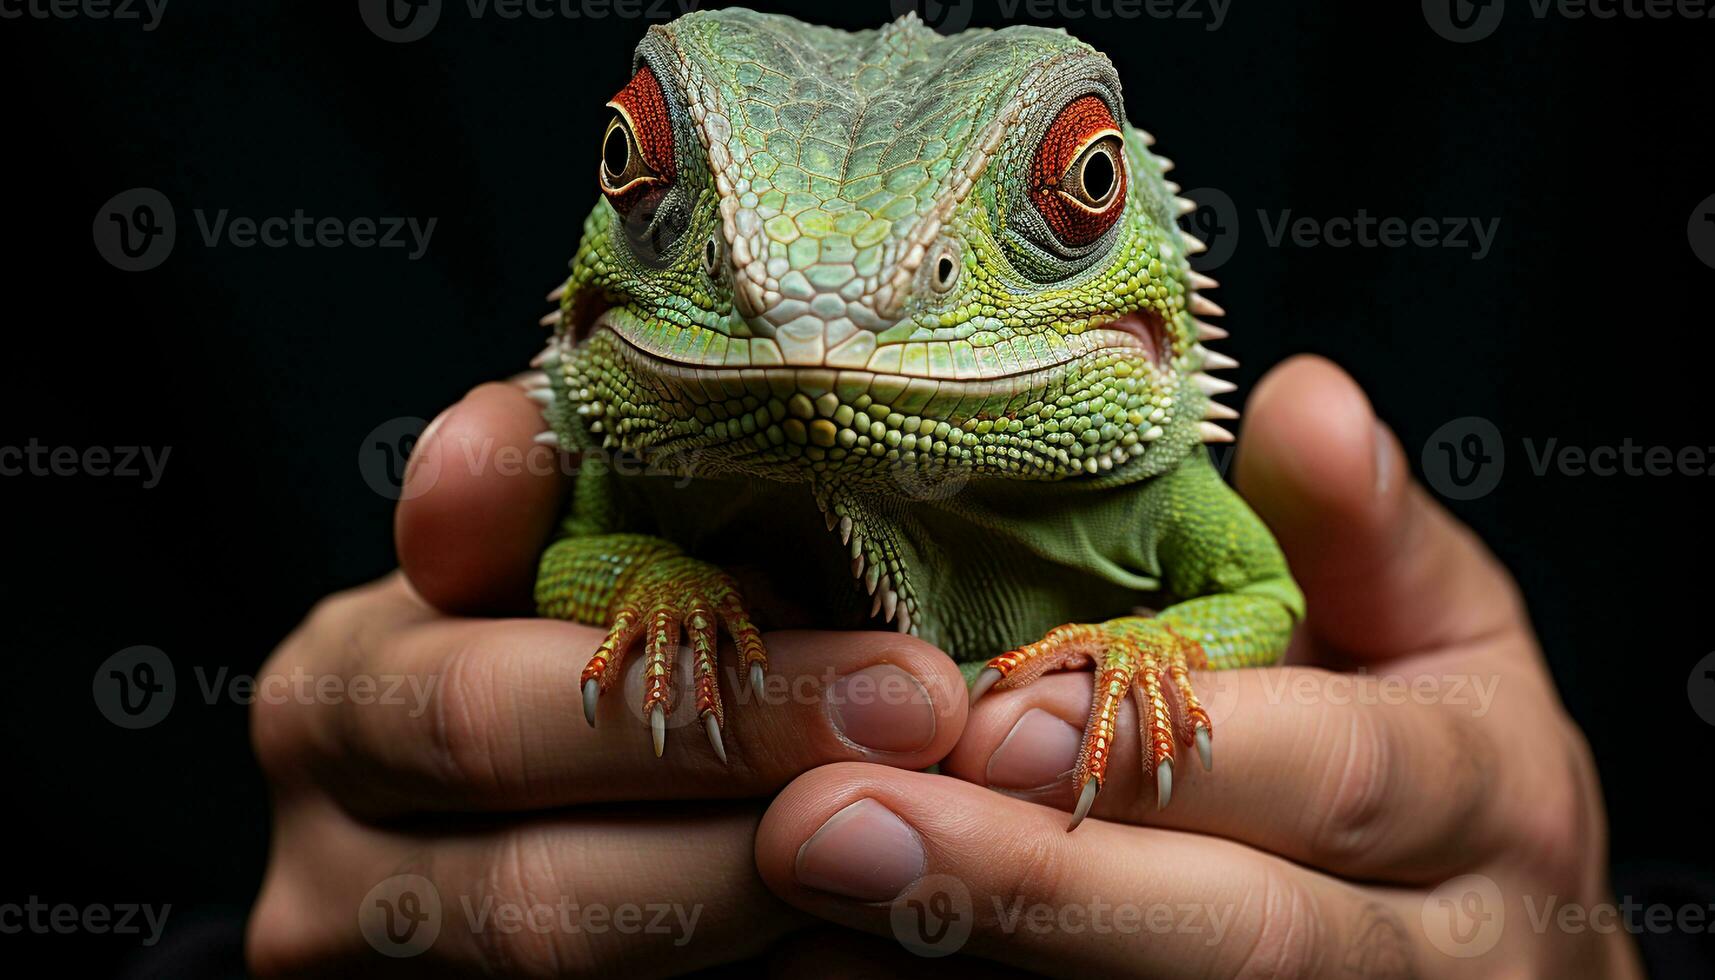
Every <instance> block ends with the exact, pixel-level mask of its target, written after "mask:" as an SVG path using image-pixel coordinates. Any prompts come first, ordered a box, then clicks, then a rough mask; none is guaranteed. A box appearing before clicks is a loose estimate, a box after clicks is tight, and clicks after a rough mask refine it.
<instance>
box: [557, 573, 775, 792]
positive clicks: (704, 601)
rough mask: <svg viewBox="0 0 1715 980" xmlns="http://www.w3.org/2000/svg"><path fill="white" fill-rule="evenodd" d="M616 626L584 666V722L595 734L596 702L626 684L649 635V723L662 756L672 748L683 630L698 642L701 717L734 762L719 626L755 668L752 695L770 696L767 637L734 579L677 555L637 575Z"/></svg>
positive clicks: (718, 749)
mask: <svg viewBox="0 0 1715 980" xmlns="http://www.w3.org/2000/svg"><path fill="white" fill-rule="evenodd" d="M615 606H616V608H615V611H614V614H613V626H612V627H611V628H609V629H608V631H607V638H606V639H604V640H602V643H601V646H600V647H597V648H596V652H595V655H594V656H592V657H590V662H589V664H588V665H587V666H585V667H584V672H583V676H582V678H581V684H582V687H583V693H584V720H586V721H588V722H589V723H590V727H592V728H593V727H595V706H596V699H597V698H598V697H599V696H600V695H601V694H602V693H604V692H606V691H607V689H608V688H609V687H611V686H612V685H613V682H614V680H615V679H616V678H617V677H619V675H620V673H621V670H620V668H621V667H622V666H623V665H624V663H625V656H626V654H627V652H629V651H630V649H631V647H632V645H633V644H634V643H636V641H637V638H638V637H639V636H642V635H644V633H645V630H647V639H646V642H645V643H644V651H643V656H644V659H645V667H644V693H643V717H645V718H647V719H649V728H650V731H651V733H652V734H653V735H654V738H655V755H656V757H657V758H659V757H660V755H661V752H662V749H663V748H664V747H665V745H666V742H667V715H668V714H670V713H671V712H672V710H673V665H674V661H675V660H676V659H677V654H678V651H679V639H680V634H681V631H683V632H684V633H688V634H689V635H690V641H691V652H692V654H693V657H694V660H693V667H692V669H693V670H694V671H695V680H696V698H697V705H696V707H697V716H698V717H700V718H701V719H702V720H703V730H704V732H706V733H707V734H708V737H709V744H710V745H712V746H714V750H715V755H717V756H719V757H720V760H721V761H722V762H725V761H726V746H725V745H724V744H723V743H722V741H721V730H722V728H723V727H724V726H725V723H726V717H725V714H724V712H723V710H722V708H721V689H720V677H719V666H718V664H717V654H718V651H719V643H718V638H717V635H716V627H717V624H718V625H724V626H725V627H726V631H727V633H728V634H730V635H731V636H732V639H733V643H734V644H735V645H736V646H737V648H738V655H739V660H740V661H741V662H742V663H744V664H746V665H748V667H749V679H750V689H751V691H752V692H759V691H761V690H762V678H763V673H764V672H765V671H766V670H767V669H768V651H767V650H766V649H764V648H763V645H762V633H761V631H760V630H758V629H757V628H756V625H755V624H754V623H752V622H751V621H750V616H749V614H748V613H747V612H746V611H745V608H744V599H743V597H741V596H740V595H739V591H738V584H737V583H735V582H734V581H733V580H732V577H731V576H729V575H728V574H727V573H725V572H723V571H721V570H720V569H718V568H716V567H714V566H713V565H709V564H706V563H704V562H700V561H697V560H696V559H694V558H686V557H684V556H680V555H675V556H672V557H668V558H661V559H657V560H654V561H650V562H648V563H647V564H644V565H642V566H641V567H640V568H638V569H637V571H636V572H635V574H634V575H633V577H632V579H631V581H630V582H628V583H627V584H626V587H625V589H624V591H623V592H622V593H621V594H620V596H619V598H618V600H617V602H616V603H615Z"/></svg>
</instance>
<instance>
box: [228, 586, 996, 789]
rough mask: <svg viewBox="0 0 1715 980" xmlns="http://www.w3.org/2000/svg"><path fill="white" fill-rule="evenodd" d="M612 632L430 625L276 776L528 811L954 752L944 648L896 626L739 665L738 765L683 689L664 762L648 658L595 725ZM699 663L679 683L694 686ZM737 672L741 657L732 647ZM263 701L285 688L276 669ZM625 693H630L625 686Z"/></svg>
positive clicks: (302, 722) (291, 717)
mask: <svg viewBox="0 0 1715 980" xmlns="http://www.w3.org/2000/svg"><path fill="white" fill-rule="evenodd" d="M600 638H601V634H600V631H598V630H595V629H592V628H590V627H585V626H579V625H576V624H570V623H562V622H555V621H550V620H502V621H477V620H458V621H451V622H447V621H441V622H431V623H425V624H422V625H420V626H417V627H413V628H411V629H407V630H404V631H402V632H399V633H396V634H392V635H390V636H388V637H386V638H384V639H383V640H382V641H381V643H380V645H379V647H378V649H377V650H376V651H375V652H374V653H373V654H372V655H366V656H364V657H363V658H362V662H361V663H360V664H354V665H352V666H351V667H350V668H348V670H349V673H348V675H347V677H346V678H345V679H344V681H343V682H342V685H341V687H342V688H343V689H347V690H355V689H356V686H357V683H356V678H358V677H369V678H372V681H371V683H370V685H369V687H370V689H371V690H374V691H378V692H387V691H391V692H392V694H393V696H392V697H391V698H384V697H382V696H380V695H379V694H377V695H372V696H370V697H367V698H364V699H362V700H361V701H360V700H359V699H357V698H353V697H337V698H333V699H330V700H329V701H328V703H325V704H323V703H314V704H311V705H310V709H311V710H308V711H305V710H298V709H294V710H292V711H289V712H282V714H285V715H287V716H288V718H287V720H286V721H285V722H284V723H283V724H288V725H295V726H298V733H297V736H296V737H291V736H290V735H287V736H285V737H282V738H281V739H279V743H280V744H282V745H285V746H287V747H290V748H293V749H296V752H297V756H296V757H292V756H288V757H286V758H280V759H264V763H265V765H268V766H269V767H270V770H271V771H272V770H274V769H304V768H307V769H309V770H311V771H312V772H314V773H315V774H316V776H317V777H318V779H319V780H320V781H321V783H322V784H323V785H324V786H327V787H328V788H329V789H330V791H331V792H334V793H336V794H337V795H338V797H339V798H340V799H341V800H342V801H344V802H346V803H347V805H348V806H351V807H353V808H354V809H356V810H358V811H360V812H363V813H365V814H369V815H373V816H387V815H392V814H399V813H409V812H416V811H449V810H453V811H457V810H518V809H530V808H540V807H551V806H566V805H572V804H579V803H595V802H606V801H626V800H646V799H703V798H728V797H742V796H755V795H761V794H764V793H769V792H772V791H774V790H776V789H778V788H779V787H780V786H782V785H784V784H785V783H786V782H787V781H788V780H790V779H791V778H792V777H793V776H796V775H797V774H798V773H800V772H803V771H804V770H806V769H809V768H812V767H814V766H818V765H822V764H825V763H828V762H836V761H841V760H852V759H863V760H869V761H874V762H880V763H884V764H887V765H897V766H906V767H910V768H923V767H925V766H928V765H930V764H932V763H934V762H935V761H936V760H938V759H940V758H941V757H942V756H944V755H945V754H946V753H947V752H948V750H950V749H951V748H952V745H953V743H954V741H956V740H957V738H958V735H959V732H960V730H961V729H962V728H963V725H964V717H965V711H966V703H967V697H966V694H965V689H964V684H963V679H962V677H961V676H960V674H959V672H958V669H957V667H956V666H955V665H954V664H953V663H952V661H951V660H949V659H948V658H947V657H946V655H945V654H943V653H941V652H940V651H938V650H936V649H934V648H933V647H930V646H929V645H927V644H925V643H923V642H921V641H919V640H916V639H913V638H911V637H905V636H900V635H898V634H889V633H881V632H860V633H844V634H839V633H812V632H784V633H776V634H772V635H771V636H770V637H769V639H768V644H769V652H770V660H771V667H770V673H769V677H768V679H767V681H766V683H765V684H764V687H763V690H762V692H761V693H760V694H758V693H756V692H753V691H752V690H751V688H750V685H749V683H748V681H743V680H740V679H739V678H738V677H737V676H736V674H735V671H734V670H733V669H732V668H731V667H729V668H728V669H726V670H723V671H722V678H721V680H722V683H723V684H724V685H725V687H726V692H725V694H726V699H727V703H726V725H725V731H724V733H723V734H724V741H725V749H726V754H727V758H728V762H727V763H722V762H721V760H720V759H719V757H718V756H717V755H716V754H715V752H714V750H713V748H712V747H711V746H710V744H709V742H708V740H707V737H706V736H705V734H704V731H703V727H702V725H701V724H700V721H699V719H698V718H697V716H696V714H695V712H694V710H693V708H694V698H692V697H690V696H688V694H687V693H686V692H679V694H678V696H676V697H675V698H674V699H673V703H674V704H675V708H674V710H673V712H672V714H671V715H669V716H668V718H667V723H668V726H669V727H668V728H667V731H666V737H665V746H664V750H665V751H664V753H663V756H662V757H661V758H656V756H655V753H654V750H653V739H652V733H651V729H650V725H649V723H648V721H647V720H646V719H645V718H644V717H643V715H642V714H641V711H640V708H639V706H640V705H641V704H642V703H643V698H642V696H641V695H642V692H643V690H644V676H643V671H644V669H645V666H646V665H645V664H644V662H643V658H641V657H634V658H632V659H631V661H630V662H629V663H628V664H627V674H626V676H625V677H623V678H621V681H620V684H621V685H623V689H621V690H615V691H612V692H610V694H611V696H607V697H603V698H601V699H600V701H599V702H598V705H599V707H598V712H599V713H598V717H597V723H596V725H595V726H594V727H593V728H592V727H591V726H590V725H588V724H587V723H586V722H585V720H584V717H583V713H582V707H581V701H580V698H579V695H578V678H579V672H580V671H581V669H582V667H583V665H584V661H585V660H586V659H587V657H588V652H589V651H590V650H593V649H594V648H595V646H596V644H597V643H598V642H599V640H600ZM680 654H681V656H685V657H686V658H687V659H686V660H685V661H684V662H683V663H682V665H681V666H682V669H680V670H677V671H675V679H676V680H677V681H678V682H679V683H682V684H689V683H691V675H692V673H693V672H692V671H691V670H690V669H689V662H688V651H684V650H681V651H680ZM722 663H725V664H729V665H730V664H733V663H735V661H734V659H733V658H732V657H731V655H730V653H729V654H727V655H725V656H723V657H722ZM260 683H261V684H262V685H263V687H262V689H263V690H264V691H266V690H269V689H270V688H269V687H268V685H269V684H271V683H277V682H272V681H271V679H270V677H268V676H264V677H263V678H262V680H261V682H260ZM616 686H620V685H616Z"/></svg>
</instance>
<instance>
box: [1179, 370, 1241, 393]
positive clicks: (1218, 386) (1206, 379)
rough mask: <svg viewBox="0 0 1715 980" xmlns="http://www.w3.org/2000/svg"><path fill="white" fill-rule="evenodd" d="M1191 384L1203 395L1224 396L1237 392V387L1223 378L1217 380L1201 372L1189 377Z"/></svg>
mask: <svg viewBox="0 0 1715 980" xmlns="http://www.w3.org/2000/svg"><path fill="white" fill-rule="evenodd" d="M1191 383H1192V384H1194V385H1196V386H1197V390H1198V391H1201V392H1202V393H1203V394H1205V395H1225V394H1227V393H1228V392H1233V391H1238V390H1239V386H1238V385H1236V384H1233V383H1232V382H1231V381H1228V380H1226V379H1225V378H1217V377H1215V376H1214V375H1212V374H1204V373H1203V372H1201V371H1198V372H1197V373H1196V374H1193V375H1191Z"/></svg>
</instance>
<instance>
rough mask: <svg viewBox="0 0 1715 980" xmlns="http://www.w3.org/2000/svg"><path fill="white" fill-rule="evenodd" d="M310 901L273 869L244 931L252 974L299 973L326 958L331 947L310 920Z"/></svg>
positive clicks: (246, 955) (248, 966)
mask: <svg viewBox="0 0 1715 980" xmlns="http://www.w3.org/2000/svg"><path fill="white" fill-rule="evenodd" d="M311 907H312V904H311V903H308V902H305V901H303V900H302V897H301V896H300V895H298V894H297V889H295V888H293V887H292V886H290V885H288V884H286V883H285V882H283V881H282V880H281V876H280V873H279V871H278V869H271V871H270V874H269V875H268V878H267V880H266V881H265V882H264V883H263V886H262V892H261V894H260V895H258V896H257V899H256V904H255V906H254V907H253V908H252V909H251V910H250V919H249V921H248V922H247V923H246V925H245V930H244V963H245V967H246V968H247V971H248V973H249V975H250V976H254V977H281V976H291V975H294V974H300V973H303V972H305V971H306V970H309V969H311V968H312V967H314V966H315V965H316V964H317V963H319V962H321V961H323V960H324V959H325V958H326V957H327V955H328V952H329V951H328V950H327V949H326V948H325V945H324V943H323V942H322V941H321V940H320V939H318V937H317V933H318V930H316V929H315V928H314V924H313V923H311V922H310V921H308V917H307V910H308V909H309V908H311Z"/></svg>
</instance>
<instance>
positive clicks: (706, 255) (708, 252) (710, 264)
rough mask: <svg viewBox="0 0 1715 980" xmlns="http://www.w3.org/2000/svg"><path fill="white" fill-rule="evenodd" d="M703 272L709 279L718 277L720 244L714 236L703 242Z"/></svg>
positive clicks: (719, 270)
mask: <svg viewBox="0 0 1715 980" xmlns="http://www.w3.org/2000/svg"><path fill="white" fill-rule="evenodd" d="M703 272H704V273H706V274H707V275H708V277H709V278H710V279H718V278H720V274H721V246H720V242H718V241H716V240H715V238H714V236H712V235H711V236H709V240H708V241H706V242H704V243H703Z"/></svg>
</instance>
